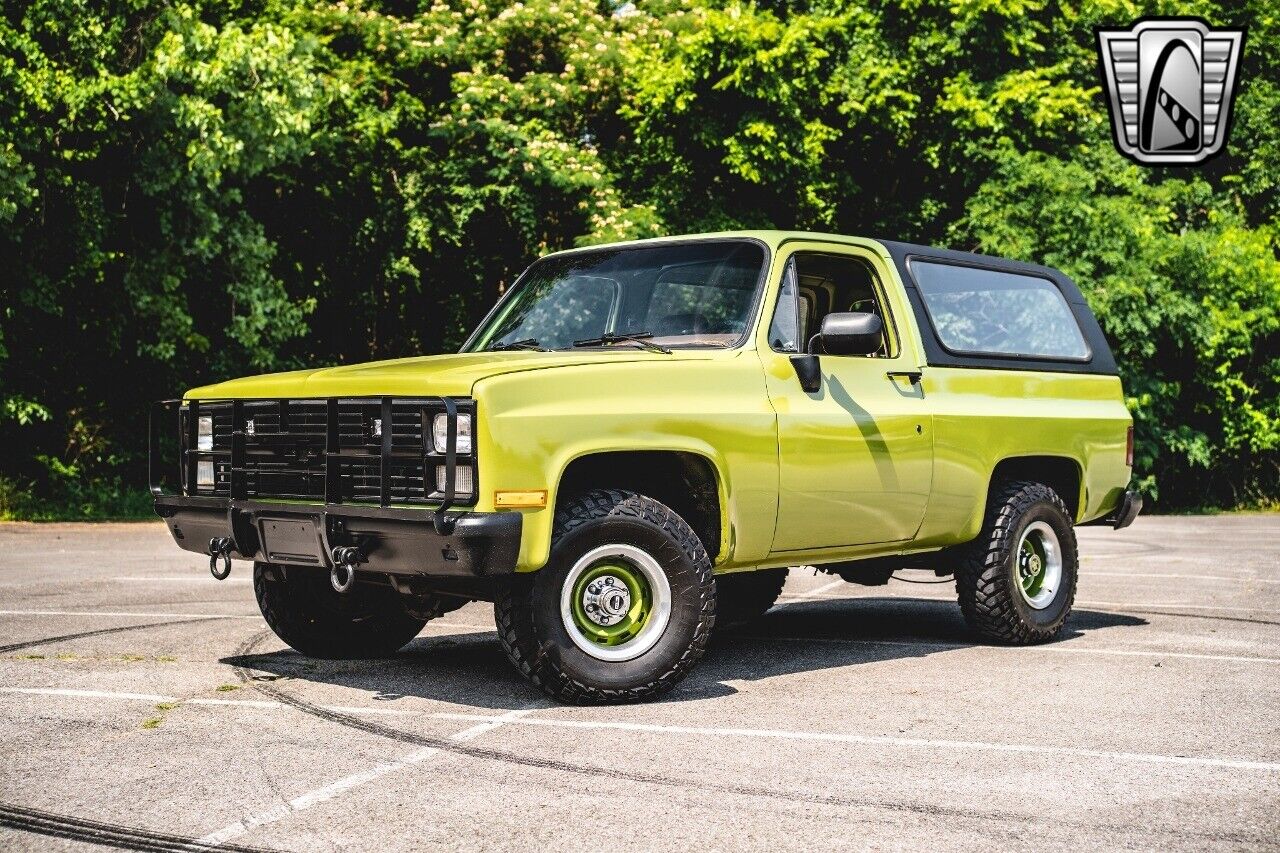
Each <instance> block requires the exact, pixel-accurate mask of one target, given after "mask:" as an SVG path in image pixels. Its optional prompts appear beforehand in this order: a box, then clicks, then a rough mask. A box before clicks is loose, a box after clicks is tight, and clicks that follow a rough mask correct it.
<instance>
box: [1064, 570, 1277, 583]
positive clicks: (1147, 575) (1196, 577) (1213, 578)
mask: <svg viewBox="0 0 1280 853" xmlns="http://www.w3.org/2000/svg"><path fill="white" fill-rule="evenodd" d="M1080 577H1082V578H1086V579H1087V578H1170V579H1173V578H1182V579H1185V580H1197V581H1232V582H1234V583H1242V582H1244V583H1249V582H1252V583H1280V579H1273V578H1255V577H1250V576H1248V575H1189V574H1166V573H1163V572H1081V573H1080Z"/></svg>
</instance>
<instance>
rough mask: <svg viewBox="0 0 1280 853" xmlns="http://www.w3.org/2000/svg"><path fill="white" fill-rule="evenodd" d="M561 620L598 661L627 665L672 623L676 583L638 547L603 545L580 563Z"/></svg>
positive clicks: (564, 595) (566, 588)
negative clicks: (673, 585)
mask: <svg viewBox="0 0 1280 853" xmlns="http://www.w3.org/2000/svg"><path fill="white" fill-rule="evenodd" d="M560 620H561V622H562V623H563V624H564V629H565V631H566V633H568V635H569V639H571V640H572V641H573V644H574V645H575V646H577V647H578V648H579V649H581V650H582V651H584V652H586V653H587V654H588V655H590V656H591V657H593V658H596V659H597V660H603V661H611V662H621V661H628V660H633V659H634V658H638V657H640V655H642V654H644V653H645V652H647V651H649V650H650V649H651V648H653V647H654V645H656V644H657V642H658V640H659V639H661V638H662V634H663V632H665V631H666V629H667V625H668V623H670V621H671V582H670V581H669V580H667V573H666V572H664V571H663V570H662V566H661V565H659V564H658V561H657V560H656V559H654V558H653V557H652V556H651V555H650V554H648V553H647V552H645V551H643V550H641V549H640V548H636V547H635V546H633V545H621V544H615V545H601V546H600V547H599V548H593V549H591V550H590V551H588V552H587V553H585V554H583V555H582V556H581V557H579V558H578V561H577V562H576V563H574V564H573V568H571V569H570V570H569V573H568V575H566V576H565V579H564V584H563V586H562V587H561V589H560Z"/></svg>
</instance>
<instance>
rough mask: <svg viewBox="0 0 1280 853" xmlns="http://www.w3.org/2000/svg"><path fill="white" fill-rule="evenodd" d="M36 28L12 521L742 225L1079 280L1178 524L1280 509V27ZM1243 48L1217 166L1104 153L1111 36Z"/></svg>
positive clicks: (130, 480) (395, 19)
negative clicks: (209, 419)
mask: <svg viewBox="0 0 1280 853" xmlns="http://www.w3.org/2000/svg"><path fill="white" fill-rule="evenodd" d="M1192 5H1193V6H1194V8H1188V7H1187V6H1186V4H1178V5H1177V6H1176V7H1175V6H1174V5H1172V4H1165V8H1160V9H1152V8H1150V7H1147V6H1144V7H1143V8H1142V9H1139V8H1138V7H1137V6H1134V5H1131V4H1128V3H1125V2H1119V0H1096V2H1089V3H1085V4H1083V5H1080V6H1075V5H1069V6H1068V5H1062V4H1058V3H1050V2H1047V0H878V2H871V3H868V4H855V3H848V2H839V0H826V1H825V2H819V3H810V4H789V3H786V2H767V3H757V4H740V3H731V4H712V3H705V2H680V0H653V2H649V0H640V2H638V3H636V4H634V5H633V4H631V3H627V4H625V5H619V4H618V3H616V2H606V3H602V4H597V3H590V2H583V0H531V2H520V3H510V4H506V3H498V2H487V0H440V1H439V2H436V3H434V4H431V3H428V2H422V3H417V4H415V3H411V2H360V0H356V2H270V1H269V0H268V1H267V2H250V1H249V0H245V2H235V0H233V2H230V3H226V2H219V3H214V2H207V0H196V2H189V3H179V4H161V3H157V2H154V0H149V2H144V0H100V2H90V0H33V2H30V3H20V4H9V5H7V6H6V7H5V8H4V11H3V12H0V291H2V292H3V296H4V308H3V314H2V315H0V442H2V443H3V447H4V456H3V459H4V464H3V468H0V514H3V515H7V516H22V517H32V516H48V515H50V514H69V515H73V516H84V515H100V514H106V515H118V514H129V513H131V512H136V511H137V510H138V508H139V507H141V506H144V503H143V502H141V501H140V500H139V499H138V491H137V490H138V489H139V488H140V487H141V485H142V480H143V479H144V477H145V474H144V472H143V467H144V466H143V459H142V444H143V441H142V438H143V435H144V429H145V417H146V406H147V403H148V401H149V400H151V399H153V398H159V397H163V396H168V395H173V394H176V393H179V392H180V391H181V390H182V389H183V388H184V387H187V386H189V385H192V384H196V383H201V382H205V381H209V380H214V379H218V378H223V377H227V376H232V375H236V374H241V373H246V372H258V371H264V370H275V369H285V368H289V367H295V366H301V365H305V364H322V363H333V362H350V361H356V360H365V359H369V358H379V357H389V356H397V355H405V354H411V353H418V352H439V351H447V350H449V349H452V348H455V347H456V346H457V345H458V344H459V343H460V342H461V340H462V339H463V337H464V335H465V333H466V330H467V328H468V327H469V326H470V325H472V324H473V323H474V322H475V321H476V320H477V319H478V317H479V316H480V315H482V314H483V312H484V311H485V310H486V309H487V307H488V306H489V305H490V304H491V303H492V301H493V299H494V298H496V296H497V295H498V293H499V292H500V291H501V289H502V288H503V287H505V286H506V285H507V284H508V283H510V281H511V280H512V278H513V277H514V276H515V275H516V274H518V272H519V270H520V269H521V268H522V267H523V266H524V265H526V264H527V263H528V262H529V261H530V260H531V259H532V258H534V257H536V256H537V255H538V254H540V253H542V252H545V251H548V250H551V249H556V248H561V247H564V246H569V245H574V244H581V243H589V242H598V241H602V240H608V239H616V238H626V237H636V236H648V235H652V234H659V233H677V232H683V231H694V230H708V229H714V228H731V227H741V226H777V227H803V228H815V229H821V230H834V231H841V232H846V233H863V234H883V235H886V236H893V237H902V238H907V239H915V240H919V241H924V242H940V243H946V244H950V245H953V246H955V247H957V248H966V249H977V250H980V251H988V252H997V253H1001V254H1007V255H1011V256H1013V257H1019V258H1025V259H1028V260H1037V261H1043V262H1046V263H1050V264H1053V265H1055V266H1059V267H1061V268H1063V269H1065V270H1067V271H1068V272H1069V273H1070V274H1072V275H1073V276H1075V277H1076V278H1077V280H1078V281H1079V282H1080V283H1081V285H1082V287H1083V288H1084V289H1085V291H1086V293H1087V294H1088V295H1089V298H1090V300H1091V302H1092V303H1093V305H1094V307H1095V309H1096V310H1097V311H1098V313H1099V316H1100V317H1101V319H1102V322H1103V324H1104V327H1105V328H1106V330H1107V332H1108V334H1109V336H1110V338H1111V340H1112V343H1113V345H1114V347H1115V349H1116V352H1117V356H1118V357H1119V359H1120V361H1121V364H1122V365H1123V369H1124V372H1125V376H1124V378H1125V382H1126V388H1127V391H1128V393H1129V395H1130V400H1131V406H1132V407H1133V409H1134V412H1135V416H1136V418H1137V421H1138V425H1139V437H1140V447H1139V471H1138V475H1137V476H1138V477H1139V478H1140V479H1141V480H1142V482H1143V484H1144V486H1145V487H1146V488H1148V489H1150V490H1152V491H1153V492H1154V493H1156V494H1158V496H1159V499H1160V504H1161V505H1162V506H1166V507H1173V508H1176V507H1186V506H1203V505H1219V506H1229V505H1235V504H1239V503H1267V502H1274V501H1275V500H1276V498H1277V493H1278V486H1277V483H1278V479H1280V475H1278V465H1280V461H1278V460H1280V404H1278V403H1277V398H1278V397H1280V389H1278V387H1277V385H1278V383H1280V375H1278V374H1280V361H1278V360H1277V359H1278V353H1280V345H1278V334H1277V324H1278V323H1280V266H1278V262H1277V252H1278V251H1280V177H1277V176H1278V175H1280V127H1278V122H1280V67H1278V63H1277V55H1276V47H1275V45H1276V44H1277V43H1280V39H1278V38H1277V35H1278V33H1277V28H1278V27H1280V18H1278V17H1277V15H1276V13H1275V11H1274V9H1273V8H1272V4H1270V3H1268V2H1263V0H1251V2H1249V3H1246V4H1245V5H1244V6H1243V7H1241V6H1239V5H1238V4H1225V3H1224V4H1220V5H1219V4H1213V3H1199V4H1192ZM1153 11H1162V12H1164V13H1166V14H1175V13H1176V14H1188V13H1197V14H1202V15H1203V16H1205V17H1206V18H1207V19H1209V20H1210V21H1211V22H1214V23H1217V24H1247V25H1248V26H1249V27H1250V32H1249V37H1248V42H1247V44H1246V48H1245V62H1244V69H1243V75H1242V86H1241V91H1240V94H1239V96H1238V98H1237V119H1236V122H1235V130H1234V136H1233V139H1232V141H1231V145H1230V148H1229V152H1228V154H1227V155H1225V156H1223V157H1221V158H1219V159H1217V160H1215V161H1214V162H1213V163H1211V164H1209V165H1206V166H1204V167H1200V168H1192V169H1149V168H1142V167H1137V166H1134V165H1131V164H1129V163H1128V162H1127V161H1124V160H1123V159H1121V158H1120V157H1119V156H1118V155H1116V154H1115V152H1114V150H1113V149H1112V147H1111V143H1110V138H1109V134H1110V130H1109V126H1108V120H1107V117H1106V111H1105V107H1104V104H1103V99H1102V96H1101V94H1100V91H1099V87H1098V84H1097V67H1096V58H1095V52H1094V44H1093V34H1092V27H1093V26H1095V25H1100V24H1127V23H1128V22H1129V21H1130V20H1132V19H1134V18H1136V17H1137V16H1138V15H1139V14H1140V13H1150V12H1153Z"/></svg>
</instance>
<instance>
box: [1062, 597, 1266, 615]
mask: <svg viewBox="0 0 1280 853" xmlns="http://www.w3.org/2000/svg"><path fill="white" fill-rule="evenodd" d="M1076 604H1083V605H1085V606H1087V607H1129V608H1134V609H1138V610H1140V609H1142V608H1143V607H1181V608H1184V609H1186V610H1221V611H1222V612H1224V613H1271V612H1272V611H1273V610H1274V609H1275V608H1271V607H1223V606H1221V605H1218V604H1193V603H1191V602H1189V601H1166V602H1153V601H1097V600H1094V599H1089V600H1087V601H1081V600H1079V599H1077V600H1076Z"/></svg>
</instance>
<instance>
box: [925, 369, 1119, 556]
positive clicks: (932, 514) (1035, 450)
mask: <svg viewBox="0 0 1280 853" xmlns="http://www.w3.org/2000/svg"><path fill="white" fill-rule="evenodd" d="M923 384H924V391H925V396H926V399H929V400H932V401H933V417H934V452H935V464H934V478H933V483H934V487H933V494H932V496H931V498H930V504H929V509H928V511H927V512H926V513H925V520H924V524H923V525H922V526H921V529H920V534H919V537H918V540H917V542H916V543H915V544H916V545H917V546H918V547H922V548H923V547H933V546H944V545H951V544H957V543H959V542H965V541H968V540H970V539H972V538H973V537H974V536H976V535H977V534H978V531H979V529H980V528H981V525H982V518H983V513H984V511H985V508H986V496H987V490H988V485H989V482H990V479H991V474H992V472H993V470H994V469H995V467H996V465H998V464H999V463H1000V462H1001V461H1002V460H1005V459H1009V458H1013V457H1018V456H1039V455H1044V456H1061V457H1067V458H1070V459H1072V460H1074V461H1075V462H1076V464H1077V465H1078V466H1079V468H1080V470H1081V471H1082V472H1083V476H1082V478H1081V489H1080V494H1079V495H1078V496H1075V497H1076V501H1077V504H1078V506H1079V507H1080V510H1079V512H1077V517H1076V521H1077V522H1081V521H1087V520H1090V519H1093V518H1097V517H1099V516H1101V515H1104V514H1105V513H1106V512H1108V511H1110V510H1111V509H1112V508H1114V507H1115V505H1116V503H1117V502H1118V501H1119V499H1120V496H1121V495H1122V494H1123V492H1124V489H1125V487H1126V486H1127V485H1128V483H1129V477H1130V469H1129V467H1128V465H1126V464H1125V440H1126V433H1127V430H1128V427H1129V425H1130V424H1131V423H1132V418H1131V417H1130V415H1129V412H1128V410H1127V409H1126V408H1125V405H1124V402H1123V397H1122V395H1121V389H1120V380H1119V378H1118V377H1116V376H1102V375H1096V374H1080V373H1047V372H1040V371H1022V370H990V369H985V368H963V367H928V368H925V371H924V380H923ZM1064 497H1067V496H1064ZM1068 500H1069V501H1070V498H1068Z"/></svg>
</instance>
